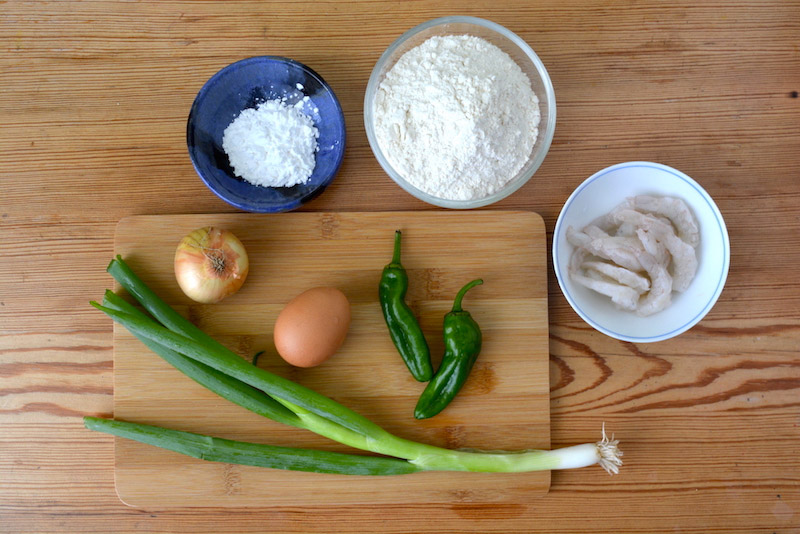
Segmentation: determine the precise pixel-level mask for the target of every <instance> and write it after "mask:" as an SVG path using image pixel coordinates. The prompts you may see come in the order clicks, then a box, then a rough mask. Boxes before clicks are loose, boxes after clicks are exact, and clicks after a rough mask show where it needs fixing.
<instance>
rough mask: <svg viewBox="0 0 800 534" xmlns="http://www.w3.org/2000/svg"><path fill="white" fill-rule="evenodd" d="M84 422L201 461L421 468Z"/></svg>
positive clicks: (320, 468) (372, 471) (387, 470)
mask: <svg viewBox="0 0 800 534" xmlns="http://www.w3.org/2000/svg"><path fill="white" fill-rule="evenodd" d="M83 422H84V425H86V428H88V429H89V430H96V431H99V432H105V433H106V434H112V435H114V436H119V437H123V438H128V439H132V440H135V441H139V442H141V443H146V444H148V445H155V446H156V447H160V448H162V449H167V450H170V451H174V452H178V453H181V454H186V455H188V456H192V457H194V458H199V459H201V460H209V461H212V462H226V463H231V464H240V465H255V466H258V467H270V468H273V469H291V470H294V471H312V472H315V473H336V474H340V475H403V474H407V473H414V472H416V471H421V470H422V469H421V468H419V467H418V466H415V465H414V464H411V463H409V462H407V461H405V460H398V459H396V458H384V457H380V456H365V455H357V454H343V453H338V452H328V451H318V450H313V449H300V448H296V447H278V446H275V445H262V444H260V443H246V442H243V441H232V440H229V439H222V438H214V437H211V436H203V435H201V434H193V433H191V432H182V431H179V430H169V429H166V428H160V427H157V426H151V425H143V424H139V423H128V422H125V421H112V420H109V419H100V418H97V417H84V418H83Z"/></svg>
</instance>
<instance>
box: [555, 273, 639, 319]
mask: <svg viewBox="0 0 800 534" xmlns="http://www.w3.org/2000/svg"><path fill="white" fill-rule="evenodd" d="M569 275H570V278H572V279H573V280H574V281H575V282H577V283H579V284H580V285H582V286H585V287H588V288H589V289H591V290H593V291H597V292H598V293H600V294H602V295H606V296H608V297H611V302H613V303H614V304H616V305H617V306H618V307H619V308H622V309H623V310H628V311H634V310H635V309H636V308H637V304H638V302H639V293H637V292H636V290H635V289H632V288H630V287H628V286H623V285H622V284H618V283H616V282H606V281H604V280H596V279H594V278H591V277H588V276H585V275H583V274H580V273H578V272H570V274H569Z"/></svg>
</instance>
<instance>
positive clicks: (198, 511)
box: [0, 0, 800, 534]
mask: <svg viewBox="0 0 800 534" xmlns="http://www.w3.org/2000/svg"><path fill="white" fill-rule="evenodd" d="M455 13H461V14H468V15H476V16H482V17H485V18H488V19H491V20H493V21H495V22H498V23H500V24H503V25H504V26H506V27H508V28H509V29H511V30H512V31H514V32H516V33H517V34H518V35H520V37H522V38H523V39H524V40H525V41H527V42H528V43H529V44H530V45H531V46H532V48H533V49H534V50H535V51H536V52H537V54H538V55H539V56H540V58H541V59H542V61H543V62H544V64H545V65H546V66H547V68H548V71H549V72H550V75H551V77H552V79H553V83H554V86H555V91H556V98H557V101H558V124H557V127H556V133H555V138H554V140H553V145H552V147H551V149H550V152H549V154H548V156H547V158H546V159H545V161H544V164H543V165H542V167H541V168H540V170H539V171H538V173H537V175H536V177H535V178H534V179H533V180H532V181H531V182H530V183H529V184H527V185H526V186H525V187H523V188H522V189H520V190H519V191H518V192H516V193H515V194H514V195H512V196H511V197H509V198H507V199H505V200H503V201H502V202H500V203H498V204H496V205H493V206H492V207H491V209H499V210H515V209H522V210H529V211H534V212H536V213H539V214H540V215H541V216H542V217H543V219H544V222H545V227H546V229H547V231H548V232H552V229H553V226H554V224H555V220H556V217H557V216H558V212H559V210H560V208H561V206H562V205H563V203H564V201H565V200H566V198H567V197H568V196H569V194H570V193H571V192H572V191H573V190H574V188H575V187H577V185H579V184H580V182H581V181H582V180H583V179H584V178H586V177H587V176H590V175H591V174H593V173H594V172H596V171H597V170H598V169H601V168H603V167H606V166H608V165H610V164H613V163H618V162H622V161H630V160H650V161H658V162H661V163H664V164H667V165H671V166H673V167H676V168H678V169H681V170H682V171H684V172H686V173H687V174H688V175H689V176H692V177H693V178H694V179H695V180H697V181H698V182H699V183H700V184H701V185H702V186H703V187H704V189H706V190H707V191H708V192H709V193H710V194H711V196H712V197H713V198H714V200H715V201H716V203H717V205H718V206H719V207H720V210H721V212H722V214H723V216H724V217H725V221H726V224H727V227H728V231H729V234H730V238H731V252H732V261H731V271H730V274H729V276H728V281H727V285H726V287H725V290H724V291H723V293H722V296H721V298H720V300H719V302H718V303H717V304H716V306H715V307H714V309H713V310H712V311H711V313H710V314H709V315H708V316H707V317H706V318H705V319H704V320H703V321H702V322H701V323H700V324H699V325H697V326H695V327H694V328H692V329H691V330H690V331H688V332H686V333H685V334H682V335H681V336H679V337H678V338H675V339H672V340H669V341H665V342H661V343H656V344H652V345H636V344H629V343H622V342H617V341H615V340H612V339H610V338H606V337H604V336H602V335H600V334H598V333H597V332H595V331H593V330H591V329H590V328H589V327H588V326H587V325H586V324H585V323H583V322H582V321H581V320H580V319H579V318H578V317H577V316H576V315H575V314H574V313H573V312H572V310H571V309H570V308H569V306H568V304H567V303H566V301H565V299H564V298H563V296H562V295H561V293H560V290H559V289H558V286H557V284H556V283H555V278H554V276H553V274H552V270H551V269H550V268H548V295H549V297H548V301H549V302H548V304H549V310H550V329H549V330H550V375H551V376H550V383H551V388H552V391H551V398H550V406H551V444H552V446H553V447H557V446H565V445H573V444H577V443H582V442H585V441H587V440H592V439H594V438H595V437H596V435H597V433H598V431H599V427H600V424H601V423H602V422H603V421H605V423H606V425H607V428H608V429H609V430H611V431H613V432H615V433H616V435H617V437H618V438H620V439H621V440H622V445H623V448H624V451H625V460H626V464H625V466H624V469H623V472H622V474H621V475H620V476H618V477H609V476H608V475H606V474H605V473H603V472H602V471H599V470H590V469H585V470H577V471H570V472H555V473H553V475H552V484H551V490H550V492H549V493H548V494H547V495H546V496H544V497H542V498H539V499H532V500H531V501H530V502H528V503H526V504H523V505H477V504H473V503H471V502H470V494H469V491H468V490H469V488H468V487H465V488H463V489H464V492H463V493H462V495H463V500H462V501H461V502H458V503H454V504H447V505H436V504H431V505H374V506H368V505H363V506H326V505H321V504H319V505H314V503H311V502H308V501H303V502H298V503H296V504H294V505H287V506H274V505H272V504H271V503H269V502H265V503H264V506H263V507H262V508H261V509H258V508H251V509H230V508H216V507H208V508H182V509H174V508H164V509H160V510H152V511H141V510H134V509H131V508H128V507H126V506H124V505H123V504H122V503H121V502H120V501H119V499H118V497H117V496H116V493H115V491H114V479H113V477H114V475H113V465H114V456H113V449H114V447H113V440H112V439H110V438H108V437H107V436H102V435H98V434H95V433H91V432H88V431H86V430H85V429H83V428H82V425H81V423H80V417H81V416H82V415H85V414H93V415H103V416H111V415H112V411H113V382H112V377H113V359H112V345H113V338H112V327H111V323H110V321H108V320H106V319H105V318H104V317H103V316H102V314H100V313H98V312H95V311H93V310H92V309H91V308H90V307H89V306H88V305H87V302H88V301H89V300H91V299H96V298H99V297H100V296H101V295H102V292H103V290H104V289H105V288H106V287H109V286H110V284H111V281H110V279H109V277H108V276H107V275H106V274H105V271H104V269H105V266H106V264H107V263H108V261H109V260H110V258H111V256H112V254H113V251H114V242H113V239H114V232H115V227H116V224H117V223H118V221H119V220H120V219H122V218H124V217H126V216H129V215H143V214H159V215H163V214H182V213H233V212H234V211H235V210H234V209H232V208H230V207H229V206H227V205H226V204H224V203H223V202H222V201H220V200H219V199H217V198H216V197H215V196H214V195H213V194H211V193H210V192H208V191H207V190H206V189H205V188H204V187H203V186H202V185H201V183H200V181H199V180H198V179H197V177H196V175H195V173H194V170H193V169H192V167H191V164H190V162H189V160H188V156H187V154H186V148H185V142H184V135H185V131H184V130H185V120H186V116H187V114H188V110H189V107H190V105H191V101H192V99H193V98H194V95H195V93H196V91H197V90H198V89H199V88H200V87H201V86H202V84H203V83H204V82H205V80H206V79H207V78H208V77H209V76H211V75H212V74H213V73H214V72H216V71H217V70H218V69H219V68H221V67H222V66H224V65H227V64H228V63H231V62H233V61H235V60H237V59H241V58H243V57H247V56H250V55H260V54H283V55H287V56H290V57H294V58H296V59H298V60H300V61H303V62H305V63H307V64H309V65H310V66H312V67H313V68H314V69H315V70H317V71H318V72H320V73H321V74H322V75H323V76H325V78H326V79H327V80H328V81H329V82H330V83H331V84H332V85H333V87H334V89H335V91H336V94H337V96H338V98H339V100H340V102H341V103H342V106H343V109H344V112H345V118H346V121H347V130H348V131H347V134H348V147H347V153H346V157H345V161H344V164H343V166H342V169H341V172H340V174H339V176H338V177H337V179H336V181H335V182H334V183H333V185H332V186H331V187H330V188H329V189H328V190H326V192H325V194H324V195H322V196H320V197H319V198H318V199H316V200H315V201H314V202H312V203H311V204H310V205H308V206H307V207H306V208H304V211H309V212H350V211H376V212H384V211H397V210H419V211H426V212H427V211H439V210H437V209H436V208H433V207H432V206H428V205H426V204H424V203H422V202H420V201H417V200H415V199H414V198H412V197H410V196H409V195H406V194H405V193H403V192H402V191H401V190H400V189H399V188H397V186H395V185H394V183H393V182H391V181H390V180H388V179H387V177H386V176H385V174H384V173H383V172H382V171H381V169H380V167H379V166H378V164H377V162H376V161H375V159H374V157H373V156H372V154H371V152H370V150H369V146H368V144H367V140H366V136H365V135H364V128H363V123H362V121H361V113H362V105H363V104H362V102H363V92H364V89H365V87H366V83H367V79H368V77H369V72H370V70H371V68H372V66H373V65H374V63H375V61H377V59H378V57H379V56H380V54H381V52H382V51H383V50H384V49H385V47H387V46H388V45H389V44H390V43H391V42H392V41H393V40H394V39H396V38H397V37H398V36H399V35H400V34H401V33H402V32H404V31H405V30H407V29H409V28H411V27H412V26H414V25H415V24H418V23H420V22H423V21H425V20H428V19H430V18H433V17H437V16H443V15H450V14H455ZM798 35H800V2H797V1H796V0H763V1H762V0H728V1H725V2H722V1H719V0H710V1H707V2H691V1H677V2H660V1H656V0H644V1H636V2H633V1H630V0H609V1H604V2H592V1H588V0H565V1H562V0H559V1H556V0H542V1H537V2H530V1H525V0H508V1H497V0H495V1H491V2H489V1H485V0H474V1H467V2H455V1H453V0H445V1H441V2H435V3H432V2H422V1H416V0H413V1H407V2H396V1H380V0H375V1H364V2H343V1H337V0H331V1H328V2H272V1H268V0H260V1H232V2H178V1H172V0H166V1H143V2H118V1H102V0H98V1H88V2H76V1H71V0H65V1H58V2H43V1H32V2H20V1H13V0H12V1H9V2H4V3H1V4H0V44H2V54H1V55H0V72H2V75H3V78H2V79H3V81H2V90H0V110H2V113H3V115H2V116H3V118H2V121H0V146H2V150H0V428H2V432H0V530H2V531H3V532H109V531H114V532H236V533H241V532H263V531H269V532H278V533H279V532H326V533H328V532H397V533H399V532H439V533H453V532H498V533H499V532H502V533H507V532H544V533H561V532H563V533H575V532H615V533H634V532H651V533H663V532H682V533H709V532H725V533H742V534H752V533H767V534H769V533H772V532H777V533H780V534H787V533H791V534H797V533H798V532H799V530H798V525H800V491H798V487H799V486H800V476H799V475H798V473H800V459H798V458H800V455H798V445H797V444H798V443H800V419H799V417H800V403H799V402H798V393H800V373H799V372H798V363H797V362H798V347H800V305H799V304H798V303H799V302H800V283H798V278H797V273H796V271H797V265H798V264H799V263H800V237H798V235H800V233H798V231H797V230H798V227H799V226H800V176H799V175H798V168H800V126H799V125H800V122H798V116H799V115H798V113H800V98H798V91H800V49H799V48H798V40H797V36H798ZM548 235H549V234H548Z"/></svg>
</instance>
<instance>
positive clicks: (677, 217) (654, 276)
mask: <svg viewBox="0 0 800 534" xmlns="http://www.w3.org/2000/svg"><path fill="white" fill-rule="evenodd" d="M566 237H567V241H568V242H569V243H570V244H572V245H573V246H574V247H575V250H574V251H573V253H572V256H571V257H570V261H569V266H568V270H569V276H570V278H572V279H573V280H574V281H575V282H576V283H578V284H581V285H583V286H585V287H588V288H589V289H592V290H594V291H596V292H598V293H601V294H603V295H607V296H609V297H611V300H612V302H614V304H616V305H617V307H619V308H622V309H625V310H634V311H635V312H636V313H637V314H638V315H640V316H647V315H652V314H654V313H658V312H660V311H661V310H663V309H665V308H666V307H667V306H669V304H670V302H671V299H672V291H673V290H675V291H678V292H681V291H685V290H686V289H688V287H689V285H690V284H691V282H692V280H693V279H694V276H695V274H696V273H697V267H698V261H697V254H696V252H695V248H696V247H697V246H698V244H699V242H700V232H699V229H698V226H697V221H696V220H695V218H694V216H693V215H692V213H691V211H690V210H689V207H688V206H687V205H686V204H685V203H684V202H683V201H682V200H680V199H677V198H669V197H663V198H660V197H654V196H648V195H640V196H636V197H631V198H628V199H626V200H625V201H624V202H622V203H621V204H619V205H618V206H617V207H616V208H614V209H613V210H612V211H611V212H609V213H607V214H606V215H603V216H602V217H598V218H597V219H595V220H594V221H592V222H591V223H590V224H589V225H587V226H586V227H584V228H583V229H582V230H575V229H574V228H572V227H569V228H567V233H566Z"/></svg>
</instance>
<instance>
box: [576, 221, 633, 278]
mask: <svg viewBox="0 0 800 534" xmlns="http://www.w3.org/2000/svg"><path fill="white" fill-rule="evenodd" d="M567 241H568V242H569V243H570V244H571V245H573V246H574V247H578V248H584V249H586V250H587V251H588V252H590V253H591V254H594V255H595V256H599V257H601V258H603V259H606V260H610V261H613V262H614V263H616V264H618V265H621V266H622V267H625V268H626V269H630V270H631V271H641V270H642V265H641V264H640V263H639V260H637V259H636V252H637V248H638V249H641V244H640V243H638V240H637V239H631V238H627V237H620V238H617V237H611V236H606V237H599V238H596V239H593V238H592V237H591V236H589V235H588V234H586V233H585V232H579V231H577V230H575V229H574V228H572V227H571V226H570V227H569V228H567Z"/></svg>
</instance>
